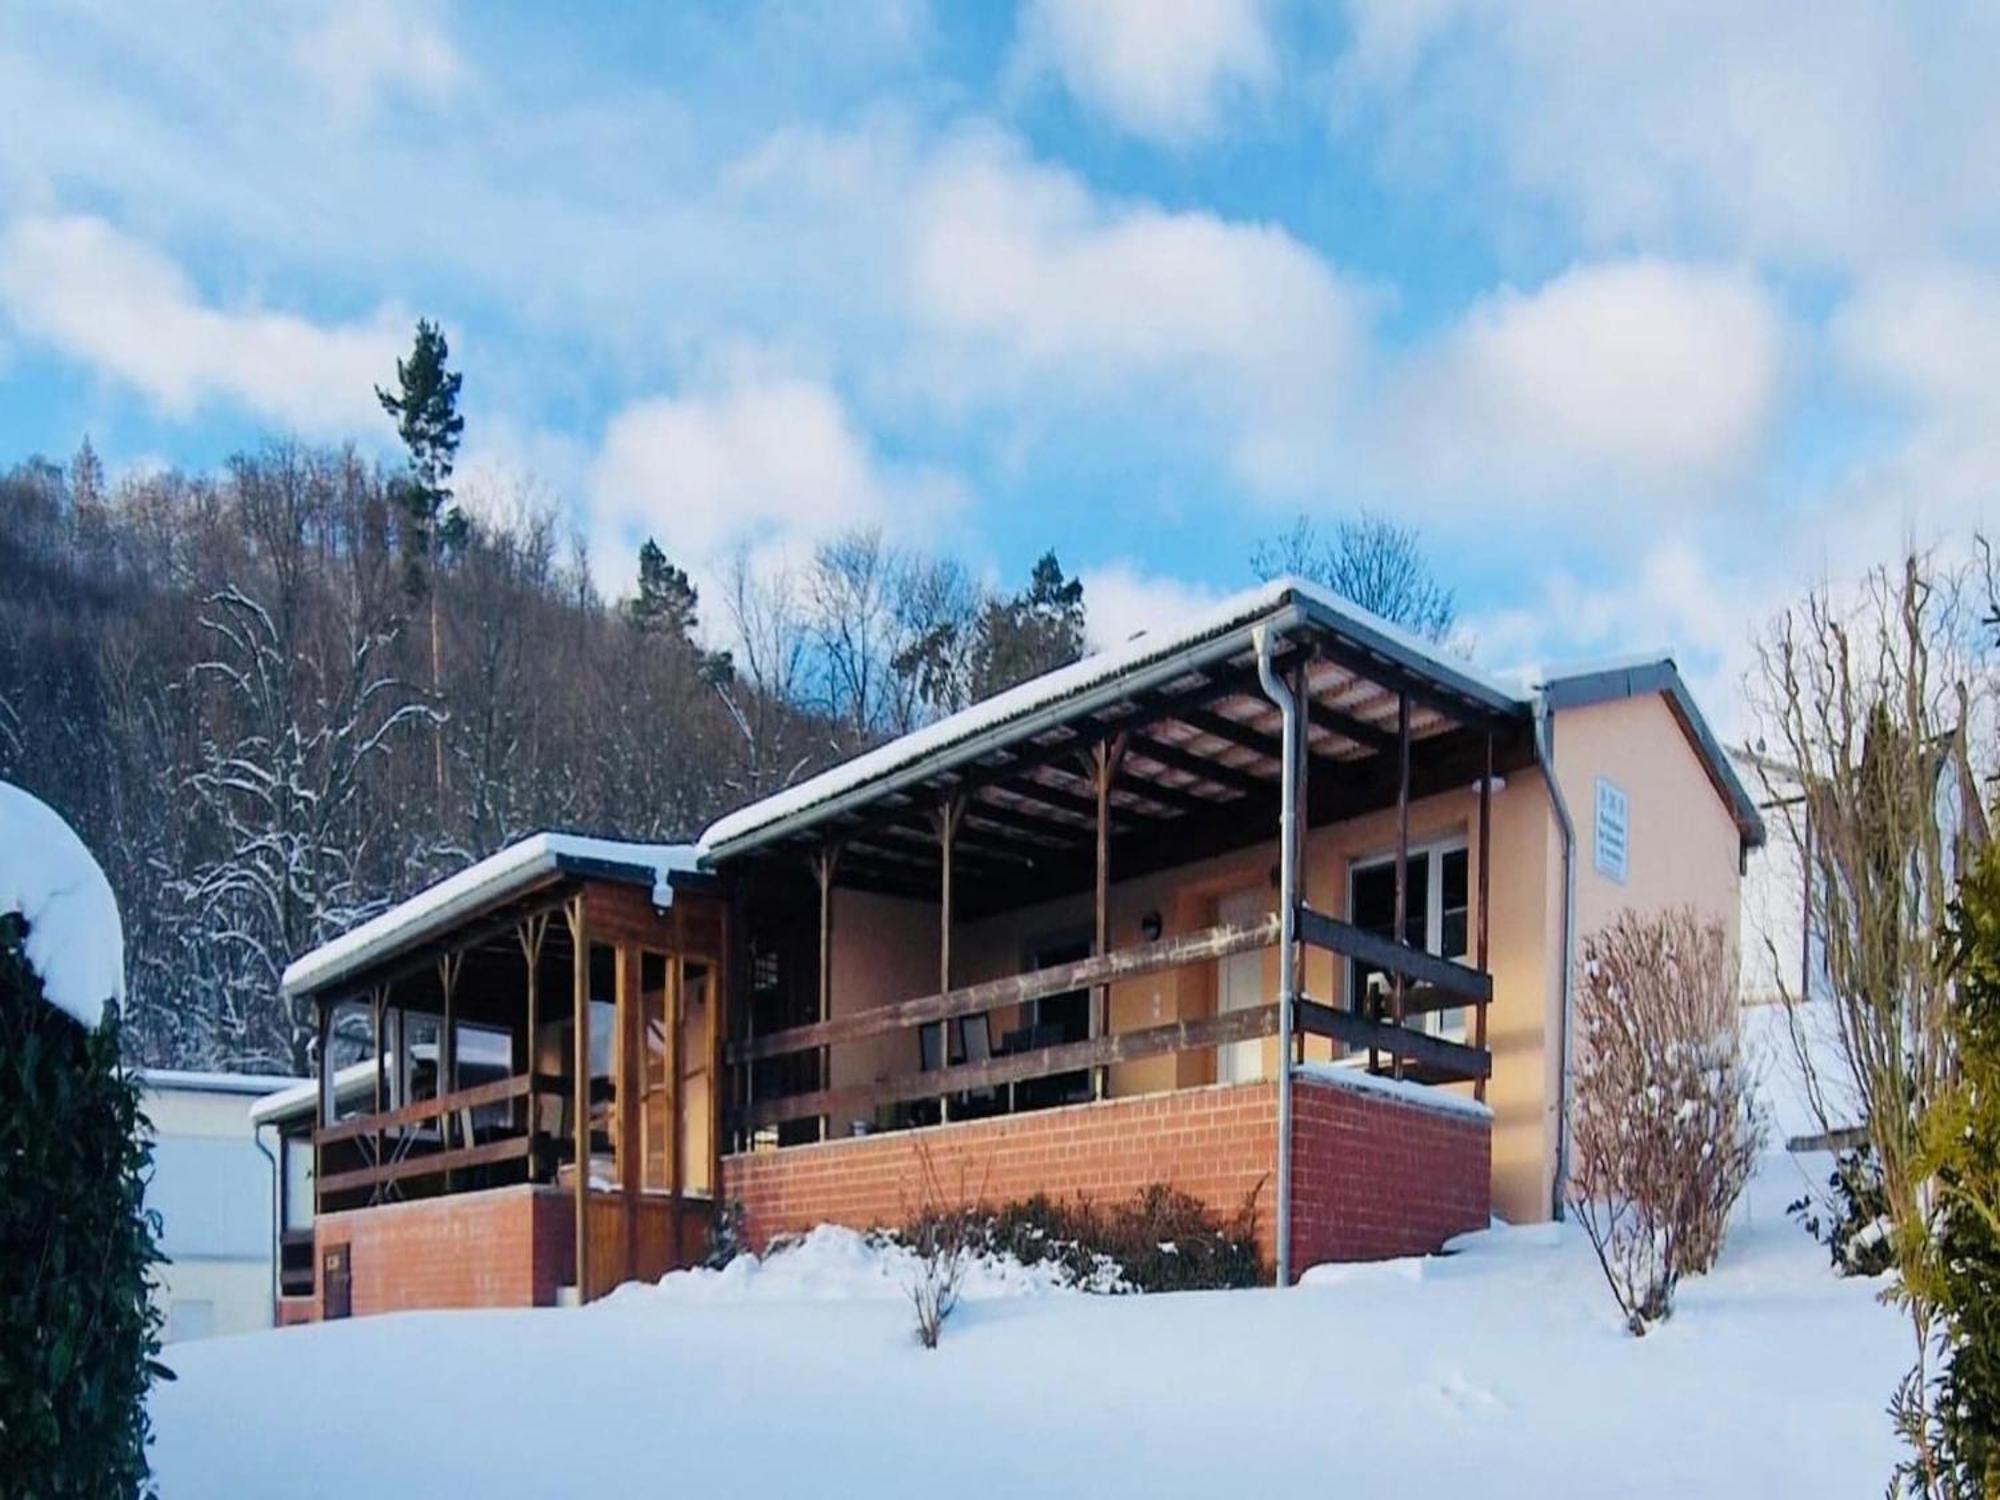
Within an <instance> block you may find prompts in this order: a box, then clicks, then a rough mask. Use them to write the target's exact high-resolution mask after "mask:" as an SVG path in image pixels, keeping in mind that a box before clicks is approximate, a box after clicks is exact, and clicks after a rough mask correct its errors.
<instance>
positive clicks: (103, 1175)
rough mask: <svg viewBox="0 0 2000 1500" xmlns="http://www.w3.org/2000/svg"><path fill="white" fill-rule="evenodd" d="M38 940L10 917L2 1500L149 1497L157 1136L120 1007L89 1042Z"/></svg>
mask: <svg viewBox="0 0 2000 1500" xmlns="http://www.w3.org/2000/svg"><path fill="white" fill-rule="evenodd" d="M26 935H27V925H26V923H25V922H24V921H23V920H22V918H21V917H20V915H19V914H18V913H0V1489H4V1491H5V1493H6V1494H8V1495H10V1496H20V1497H22V1500H28V1497H36V1500H40V1497H50V1500H71V1497H78V1500H84V1497H87V1500H99V1497H112V1496H119V1497H126V1496H134V1495H140V1494H146V1493H150V1488H151V1487H150V1484H149V1476H148V1470H147V1463H146V1444H147V1440H148V1431H149V1424H148V1421H147V1416H146V1389H147V1386H148V1384H149V1383H150V1382H151V1380H152V1379H153V1378H155V1377H156V1376H168V1372H167V1371H166V1370H164V1369H163V1368H162V1367H161V1366H160V1365H159V1364H158V1363H157V1360H156V1356H157V1355H158V1354H159V1351H160V1344H159V1324H160V1315H159V1313H158V1311H157V1310H156V1309H155V1308H154V1307H153V1305H152V1303H151V1302H150V1300H149V1299H148V1296H147V1277H148V1272H149V1270H150V1268H151V1267H152V1266H154V1265H155V1264H157V1263H159V1261H160V1260H161V1256H160V1253H159V1249H158V1233H159V1223H158V1219H157V1216H156V1215H154V1214H152V1213H150V1212H149V1211H148V1210H147V1209H146V1207H145V1202H144V1192H145V1181H146V1177H147V1175H148V1172H149V1169H150V1166H151V1162H152V1154H153V1153H152V1144H151V1129H150V1127H149V1126H148V1125H147V1123H146V1119H145V1116H144V1115H143V1114H142V1113H141V1112H140V1108H139V1090H138V1085H137V1084H136V1082H135V1081H134V1080H133V1079H132V1078H131V1077H129V1076H128V1075H127V1074H126V1073H125V1072H123V1071H122V1069H121V1068H120V1067H119V1055H118V1051H119V1039H118V1038H119V1033H118V1018H117V1015H116V1013H115V1007H113V1008H110V1009H107V1011H106V1014H105V1018H104V1023H103V1025H102V1026H101V1027H99V1028H98V1029H97V1030H95V1031H91V1030H87V1029H86V1028H84V1027H83V1026H80V1025H78V1024H77V1022H76V1021H74V1020H73V1019H71V1017H70V1016H68V1015H67V1014H65V1013H64V1012H62V1011H60V1010H58V1009H57V1008H56V1007H55V1006H53V1005H51V1004H49V1003H48V1002H47V1001H46V1000H44V999H43V997H42V981H41V979H40V978H39V976H37V975H36V973H35V971H34V970H33V969H32V968H31V967H30V966H29V964H28V961H27V958H26V956H25V954H24V953H23V950H22V944H23V942H24V940H25V938H26ZM168 1378H171V1377H170V1376H168Z"/></svg>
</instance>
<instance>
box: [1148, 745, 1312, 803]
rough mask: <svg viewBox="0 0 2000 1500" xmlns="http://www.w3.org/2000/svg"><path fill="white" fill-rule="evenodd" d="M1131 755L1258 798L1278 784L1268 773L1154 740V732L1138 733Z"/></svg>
mask: <svg viewBox="0 0 2000 1500" xmlns="http://www.w3.org/2000/svg"><path fill="white" fill-rule="evenodd" d="M1130 743H1131V755H1132V756H1133V757H1136V758H1137V759H1140V760H1150V761H1151V762H1153V764H1155V765H1157V766H1160V767H1163V768H1164V769H1166V770H1169V771H1179V772H1180V773H1181V774H1182V775H1184V776H1193V777H1197V778H1199V779H1200V780H1203V781H1206V782H1208V783H1209V784H1210V785H1211V786H1219V787H1221V788H1223V789H1224V790H1225V791H1231V792H1239V793H1241V794H1243V795H1244V796H1248V797H1257V796H1264V795H1266V794H1268V793H1271V792H1275V791H1276V790H1277V789H1278V783H1277V782H1276V781H1275V780H1273V779H1272V778H1270V777H1268V776H1259V775H1257V774H1255V773H1254V772H1251V771H1245V770H1243V769H1241V768H1240V767H1237V766H1232V765H1230V764H1229V763H1228V762H1227V761H1219V760H1215V759H1212V758H1210V757H1209V756H1206V755H1196V754H1195V753H1194V752H1193V751H1191V750H1186V749H1183V748H1182V747H1181V746H1179V745H1172V744H1168V743H1167V742H1166V741H1165V740H1159V739H1154V738H1153V737H1152V736H1150V735H1144V734H1135V735H1133V736H1132V739H1131V742H1130Z"/></svg>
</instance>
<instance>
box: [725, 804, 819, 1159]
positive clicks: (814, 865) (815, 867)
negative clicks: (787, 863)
mask: <svg viewBox="0 0 2000 1500" xmlns="http://www.w3.org/2000/svg"><path fill="white" fill-rule="evenodd" d="M839 868H840V845H839V844H838V843H837V842H834V841H831V840H829V841H828V842H827V843H824V844H822V845H820V846H819V848H817V849H815V850H814V851H813V855H812V870H813V879H814V880H816V881H817V882H818V883H819V1020H820V1023H821V1024H822V1025H824V1024H825V1023H826V1022H827V1021H830V1020H831V1019H833V877H834V872H835V871H837V870H838V869H839ZM710 1003H711V1004H713V1003H714V1001H713V999H711V1001H710ZM819 1086H820V1087H821V1088H822V1089H827V1088H831V1087H832V1086H833V1049H832V1048H831V1047H821V1048H820V1049H819ZM831 1123H832V1122H831V1121H830V1120H829V1119H828V1118H827V1117H826V1116H825V1115H821V1116H820V1117H819V1138H820V1139H821V1140H825V1139H826V1136H827V1127H828V1125H830V1124H831Z"/></svg>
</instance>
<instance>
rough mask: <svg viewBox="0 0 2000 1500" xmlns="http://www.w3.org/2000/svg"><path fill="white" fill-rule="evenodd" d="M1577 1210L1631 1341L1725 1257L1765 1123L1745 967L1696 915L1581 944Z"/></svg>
mask: <svg viewBox="0 0 2000 1500" xmlns="http://www.w3.org/2000/svg"><path fill="white" fill-rule="evenodd" d="M1582 977H1583V983H1582V986H1581V989H1580V991H1579V995H1578V1001H1577V1023H1578V1030H1579V1033H1580V1042H1581V1046H1580V1053H1579V1056H1578V1059H1577V1071H1576V1078H1575V1086H1574V1092H1573V1105H1572V1119H1571V1124H1570V1132H1571V1135H1570V1139H1571V1147H1572V1162H1571V1170H1570V1180H1569V1187H1568V1193H1569V1203H1570V1208H1571V1209H1572V1211H1573V1212H1574V1213H1575V1214H1576V1217H1577V1219H1578V1221H1579V1222H1580V1223H1581V1224H1582V1225H1583V1228H1584V1232H1585V1233H1586V1234H1588V1235H1589V1236H1590V1243H1591V1246H1592V1248H1594V1249H1595V1250H1596V1252H1597V1259H1598V1263H1599V1264H1600V1265H1601V1266H1602V1267H1603V1268H1604V1277H1605V1280H1606V1281H1608V1282H1609V1283H1610V1285H1611V1292H1612V1295H1613V1296H1614V1297H1616V1298H1617V1300H1618V1305H1619V1308H1620V1309H1621V1310H1622V1311H1623V1312H1624V1314H1625V1319H1626V1322H1627V1324H1628V1326H1629V1327H1630V1328H1631V1330H1632V1332H1633V1333H1635V1334H1643V1333H1644V1332H1645V1331H1646V1329H1647V1328H1648V1327H1649V1326H1650V1325H1651V1324H1653V1323H1656V1322H1659V1321H1660V1320H1661V1319H1663V1318H1665V1317H1667V1316H1668V1315H1669V1314H1671V1313H1672V1311H1673V1302H1674V1289H1675V1287H1676V1286H1677V1285H1678V1284H1679V1282H1680V1279H1681V1277H1683V1276H1686V1275H1695V1274H1699V1273H1700V1272H1703V1271H1706V1270H1708V1269H1709V1268H1710V1267H1711V1266H1713V1265H1714V1264H1715V1260H1716V1257H1717V1256H1718V1255H1720V1254H1721V1253H1722V1241H1723V1235H1724V1233H1725V1231H1726V1229H1727V1227H1728V1221H1729V1211H1730V1209H1731V1207H1732V1206H1734V1204H1735V1202H1736V1199H1737V1197H1738V1196H1739V1195H1740V1194H1741V1193H1742V1191H1743V1187H1744V1184H1745V1183H1746V1182H1748V1181H1749V1179H1750V1172H1751V1168H1752V1167H1753V1165H1754V1164H1755V1161H1756V1156H1757V1152H1758V1150H1759V1149H1760V1148H1761V1147H1762V1145H1763V1140H1764V1122H1763V1120H1762V1118H1761V1116H1760V1115H1759V1112H1758V1110H1757V1108H1756V1105H1755V1103H1754V1101H1753V1099H1752V1096H1751V1086H1750V1079H1749V1076H1748V1074H1747V1072H1746V1071H1745V1068H1744V1063H1743V1054H1742V1048H1741V1039H1740V1036H1739V1033H1738V1029H1737V969H1736V957H1735V954H1734V953H1733V952H1732V951H1731V949H1730V945H1729V941H1728V939H1727V937H1726V936H1725V935H1724V933H1723V930H1722V927H1721V925H1720V924H1719V923H1713V922H1703V921H1701V920H1700V919H1699V918H1697V917H1696V916H1695V914H1694V913H1693V911H1691V910H1689V909H1688V908H1686V907H1676V908H1674V909H1672V910H1670V911H1667V912H1665V913H1662V914H1660V915H1658V916H1639V915H1636V914H1634V913H1632V912H1629V911H1628V912H1625V913H1623V914H1622V915H1620V916H1619V917H1618V919H1617V920H1616V921H1615V922H1613V923H1612V924H1611V925H1610V926H1609V927H1607V928H1605V929H1604V930H1603V931H1602V932H1599V933H1597V934H1596V935H1595V936H1593V937H1590V938H1588V939H1586V940H1585V942H1584V945H1583V976H1582Z"/></svg>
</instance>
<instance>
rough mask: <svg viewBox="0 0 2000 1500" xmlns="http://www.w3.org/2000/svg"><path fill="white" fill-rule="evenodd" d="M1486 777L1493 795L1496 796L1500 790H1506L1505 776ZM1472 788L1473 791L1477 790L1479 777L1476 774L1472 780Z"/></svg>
mask: <svg viewBox="0 0 2000 1500" xmlns="http://www.w3.org/2000/svg"><path fill="white" fill-rule="evenodd" d="M1487 779H1488V783H1489V784H1490V786H1491V787H1492V790H1493V795H1494V796H1496V797H1497V796H1499V795H1500V794H1501V793H1502V792H1504V791H1506V790H1507V778H1506V777H1505V776H1493V777H1489V778H1487ZM1472 790H1473V791H1475V792H1476V791H1478V790H1479V778H1478V777H1476V776H1475V777H1474V778H1473V780H1472Z"/></svg>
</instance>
